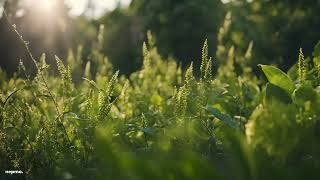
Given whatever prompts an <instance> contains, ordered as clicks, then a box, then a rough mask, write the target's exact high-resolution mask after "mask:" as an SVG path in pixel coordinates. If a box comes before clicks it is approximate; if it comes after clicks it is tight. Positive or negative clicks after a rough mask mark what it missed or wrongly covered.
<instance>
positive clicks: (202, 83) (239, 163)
mask: <svg viewBox="0 0 320 180" xmlns="http://www.w3.org/2000/svg"><path fill="white" fill-rule="evenodd" d="M227 24H228V23H227ZM227 28H228V27H227V25H225V27H222V28H221V30H220V36H223V33H224V32H225V31H227ZM21 39H22V37H21ZM22 41H23V39H22ZM220 41H221V42H220V44H219V46H218V47H219V48H218V52H217V54H216V56H217V57H215V58H211V57H209V55H208V48H209V47H208V44H207V41H205V42H204V45H203V48H202V59H201V67H200V68H199V72H200V76H199V77H196V76H194V73H195V70H194V68H195V67H193V64H191V65H190V66H189V68H188V69H186V70H183V69H182V68H181V67H180V65H179V64H177V63H176V61H175V60H174V59H163V58H162V57H161V56H160V55H159V54H158V51H157V47H156V46H155V44H156V43H155V40H154V39H153V38H152V36H151V33H148V41H147V42H146V43H144V44H143V54H144V56H143V66H142V68H141V70H140V71H137V72H135V73H133V74H131V75H130V76H129V77H126V76H123V75H120V74H121V72H120V73H119V72H118V71H114V70H113V68H112V66H111V64H110V63H109V62H108V59H107V58H106V57H105V56H104V55H102V54H101V53H100V52H99V49H94V50H92V52H91V58H90V60H89V61H88V62H86V63H85V64H82V63H83V62H84V61H83V59H82V57H81V48H79V49H78V52H77V53H75V54H73V53H72V52H70V54H69V57H68V58H67V59H66V60H65V61H63V60H61V59H60V58H58V57H56V65H55V66H54V65H48V64H47V63H46V57H45V55H43V56H42V57H41V58H39V60H37V59H35V58H33V57H32V58H33V60H34V63H35V65H36V67H37V73H36V76H35V77H32V76H30V75H28V73H27V70H26V69H27V68H26V67H24V65H23V61H21V62H20V65H19V68H18V71H17V73H16V75H15V76H14V77H12V78H6V77H5V73H4V72H3V71H0V73H1V76H0V95H1V98H0V100H1V102H0V170H1V172H0V179H6V178H12V179H19V178H22V179H133V180H136V179H137V180H138V179H159V180H163V179H172V180H174V179H243V180H248V179H302V178H307V179H316V177H319V175H320V174H319V169H320V157H319V156H320V141H319V138H320V108H319V107H320V88H319V87H320V86H319V85H320V51H319V44H318V45H317V46H316V48H315V51H314V53H313V56H312V57H308V58H305V57H304V56H303V52H302V50H300V52H299V56H298V57H299V58H298V61H297V65H295V66H293V67H292V68H291V69H290V70H289V72H288V73H285V72H283V71H281V70H280V69H278V68H276V67H274V66H269V65H260V67H261V68H260V69H261V72H263V74H264V75H265V78H261V77H257V76H256V75H255V74H254V73H253V72H252V69H251V68H250V67H249V66H248V65H247V64H248V62H249V61H250V60H251V53H252V52H251V51H252V46H253V44H252V43H250V44H249V45H248V50H247V51H246V52H238V51H236V48H235V47H233V46H231V47H226V46H224V44H223V40H222V38H220ZM26 47H28V45H27V44H26ZM293 53H296V52H293ZM215 59H217V60H215ZM215 65H217V66H218V65H219V66H218V67H214V66H215ZM213 68H214V69H217V71H215V70H213ZM52 70H53V71H54V70H57V72H59V73H58V75H55V73H52ZM212 72H214V73H212ZM4 170H22V171H23V172H24V174H23V175H22V176H15V175H12V176H9V175H6V174H4V173H3V172H4Z"/></svg>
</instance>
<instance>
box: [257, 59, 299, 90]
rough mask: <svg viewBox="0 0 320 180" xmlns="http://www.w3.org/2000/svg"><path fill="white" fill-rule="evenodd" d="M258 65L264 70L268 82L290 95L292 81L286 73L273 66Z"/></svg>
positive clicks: (292, 87) (292, 88) (292, 86)
mask: <svg viewBox="0 0 320 180" xmlns="http://www.w3.org/2000/svg"><path fill="white" fill-rule="evenodd" d="M259 66H260V67H261V69H262V71H263V72H264V74H265V75H266V77H267V78H268V80H269V82H270V83H272V84H274V85H276V86H278V87H280V88H282V89H284V90H286V91H287V92H288V93H289V94H290V95H291V94H292V93H293V91H294V83H293V81H292V80H291V79H290V77H289V76H288V75H287V74H285V73H284V72H282V71H281V70H280V69H278V68H276V67H273V66H267V65H259Z"/></svg>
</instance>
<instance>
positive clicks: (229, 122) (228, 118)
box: [207, 107, 239, 129]
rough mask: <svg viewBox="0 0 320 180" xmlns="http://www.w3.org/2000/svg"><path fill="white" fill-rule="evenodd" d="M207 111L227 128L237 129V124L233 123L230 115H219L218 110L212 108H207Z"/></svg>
mask: <svg viewBox="0 0 320 180" xmlns="http://www.w3.org/2000/svg"><path fill="white" fill-rule="evenodd" d="M207 110H208V111H209V112H211V113H212V114H213V115H214V116H215V117H216V118H218V119H219V120H220V121H222V122H224V123H226V124H227V125H228V126H230V127H232V128H235V129H238V128H239V123H237V121H235V120H234V119H233V118H232V117H231V116H230V115H228V114H223V113H221V112H220V111H219V110H218V109H216V108H213V107H207Z"/></svg>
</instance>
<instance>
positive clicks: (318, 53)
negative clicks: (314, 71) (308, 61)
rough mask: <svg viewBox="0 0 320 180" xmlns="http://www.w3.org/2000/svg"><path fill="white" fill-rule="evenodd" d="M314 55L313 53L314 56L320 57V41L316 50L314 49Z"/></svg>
mask: <svg viewBox="0 0 320 180" xmlns="http://www.w3.org/2000/svg"><path fill="white" fill-rule="evenodd" d="M312 55H313V57H319V56H320V41H319V42H318V44H317V45H316V46H315V47H314V51H313V53H312Z"/></svg>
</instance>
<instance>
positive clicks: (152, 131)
mask: <svg viewBox="0 0 320 180" xmlns="http://www.w3.org/2000/svg"><path fill="white" fill-rule="evenodd" d="M139 130H140V131H142V132H144V133H145V134H148V135H153V134H154V133H155V130H154V129H153V128H139Z"/></svg>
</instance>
